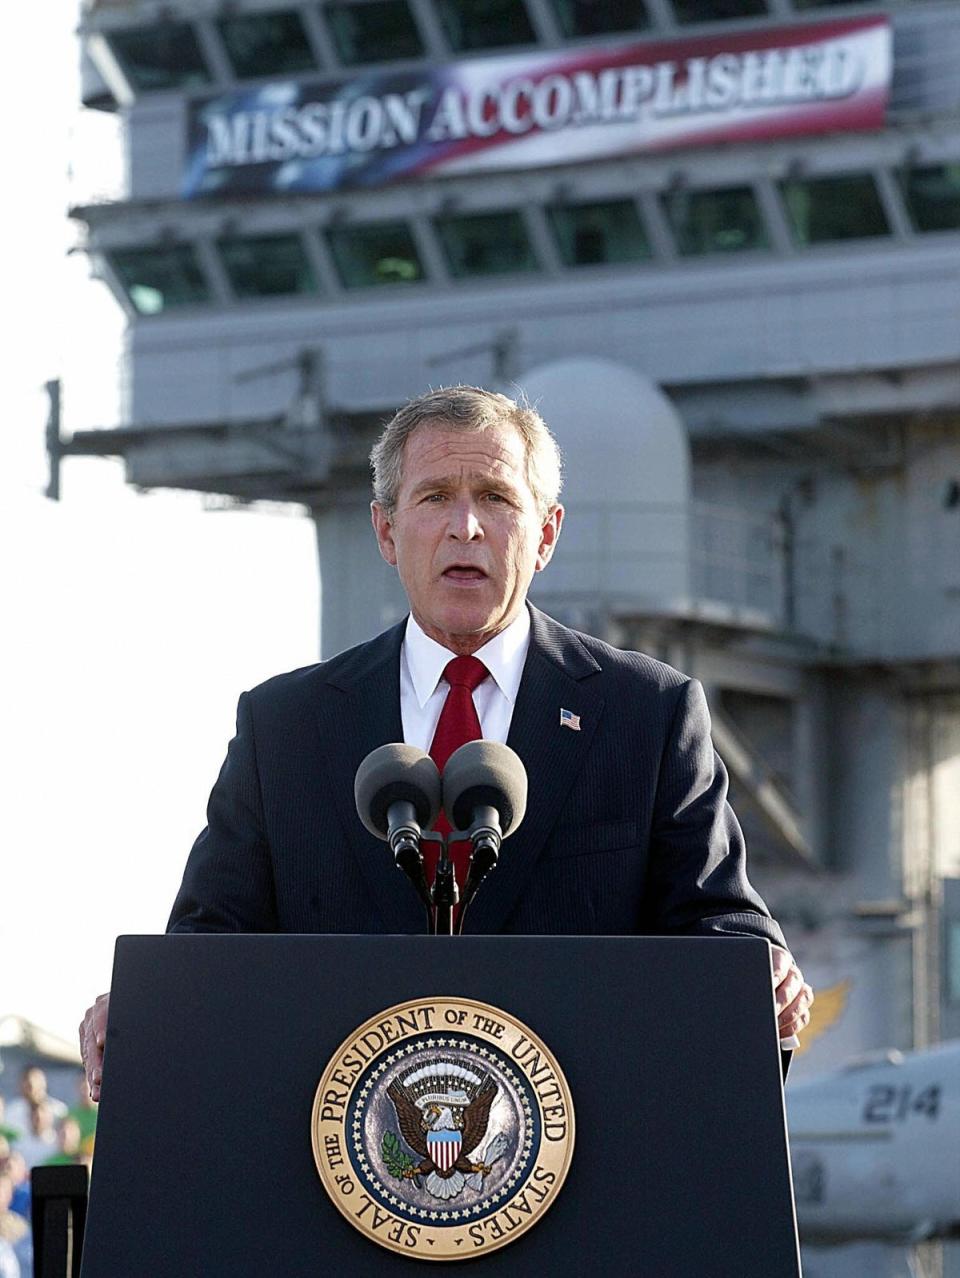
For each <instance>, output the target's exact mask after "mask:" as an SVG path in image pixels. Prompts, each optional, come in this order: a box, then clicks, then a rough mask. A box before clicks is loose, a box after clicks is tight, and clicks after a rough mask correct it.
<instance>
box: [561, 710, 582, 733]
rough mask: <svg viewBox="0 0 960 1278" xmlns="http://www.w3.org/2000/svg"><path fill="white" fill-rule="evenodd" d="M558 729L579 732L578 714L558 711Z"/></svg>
mask: <svg viewBox="0 0 960 1278" xmlns="http://www.w3.org/2000/svg"><path fill="white" fill-rule="evenodd" d="M560 727H561V728H572V729H573V731H574V732H579V731H580V716H579V715H578V714H574V713H573V711H572V710H563V709H561V711H560Z"/></svg>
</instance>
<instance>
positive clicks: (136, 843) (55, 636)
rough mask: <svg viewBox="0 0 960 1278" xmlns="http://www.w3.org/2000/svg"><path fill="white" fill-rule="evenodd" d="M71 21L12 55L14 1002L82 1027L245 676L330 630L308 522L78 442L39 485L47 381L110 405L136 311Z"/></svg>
mask: <svg viewBox="0 0 960 1278" xmlns="http://www.w3.org/2000/svg"><path fill="white" fill-rule="evenodd" d="M76 22H77V9H76V5H75V4H74V3H73V2H72V0H50V3H48V4H45V5H40V6H35V7H33V8H31V7H29V6H28V7H27V8H25V9H23V10H21V11H20V12H18V15H17V39H16V40H15V41H13V40H10V41H7V42H6V48H5V50H4V51H3V53H2V54H0V58H2V63H0V66H2V75H0V108H2V117H0V118H3V119H4V120H6V121H8V122H11V127H9V128H8V129H7V130H6V131H5V155H4V172H5V175H6V179H7V183H8V184H9V185H8V187H7V190H8V191H9V192H10V194H7V195H5V198H4V205H5V207H4V208H3V209H2V210H0V218H2V224H0V231H2V233H3V239H2V242H3V244H4V246H5V250H6V251H5V254H4V260H5V280H4V289H3V297H4V302H5V305H4V312H5V331H6V332H7V333H8V337H7V339H6V341H5V342H4V351H5V358H4V374H3V378H2V381H0V395H2V402H3V408H4V413H3V425H4V430H3V446H2V454H0V457H2V465H0V485H2V502H0V534H2V550H0V600H2V605H3V615H4V618H5V620H4V622H3V625H2V629H0V635H2V639H0V656H2V672H3V678H2V681H0V687H2V704H0V718H2V723H3V733H2V738H0V739H2V743H3V744H2V753H3V759H2V775H3V777H4V780H5V782H6V785H5V788H4V791H3V812H2V815H3V832H4V834H3V844H2V846H3V854H2V866H0V920H2V923H0V928H2V936H3V942H4V944H3V947H2V953H3V957H2V959H0V1017H2V1016H3V1015H4V1014H6V1013H19V1014H21V1015H23V1016H26V1017H28V1018H29V1019H31V1020H34V1021H37V1022H38V1023H40V1024H41V1025H43V1026H44V1027H45V1028H47V1029H50V1030H53V1031H55V1032H57V1033H60V1034H62V1035H64V1036H65V1037H68V1038H73V1037H75V1031H76V1025H77V1023H78V1021H79V1019H80V1016H81V1014H82V1012H83V1010H84V1008H85V1007H86V1006H87V1004H88V1003H89V1002H90V1001H91V1000H92V999H93V997H94V996H95V995H96V994H97V993H99V992H100V991H101V990H103V989H106V988H107V987H108V985H109V980H110V968H111V963H112V953H113V943H114V940H115V938H116V936H117V935H118V934H120V933H136V932H160V931H162V930H163V928H164V924H165V922H166V917H167V913H168V912H169V908H170V905H171V903H172V900H173V896H174V894H175V892H176V888H177V885H178V883H179V879H180V874H181V872H182V869H183V863H184V860H185V858H186V854H187V851H188V850H189V847H190V844H191V842H192V840H193V838H194V837H195V835H196V834H197V833H198V831H199V830H200V828H201V827H202V825H203V820H204V806H205V803H206V798H207V794H208V793H209V790H210V786H211V785H212V783H213V780H214V779H215V777H216V774H217V771H218V769H219V766H220V763H221V761H222V758H223V754H224V751H225V748H226V744H227V741H228V739H229V737H230V736H231V735H232V732H233V725H234V712H235V709H236V699H237V695H238V694H239V692H240V691H242V690H243V689H244V688H247V687H250V686H252V685H253V684H255V683H257V682H258V681H260V680H261V679H263V678H266V677H267V676H269V675H270V674H273V673H276V672H277V671H278V670H281V669H288V668H291V667H293V666H298V665H304V664H306V663H308V662H311V661H315V660H316V653H317V635H318V624H317V623H318V615H317V607H318V604H317V569H316V559H315V549H314V540H313V526H312V524H311V523H310V521H309V520H308V519H306V518H302V517H286V516H284V515H277V514H256V513H247V512H243V513H237V512H212V511H204V510H202V509H201V502H200V498H199V497H193V496H180V495H162V494H157V495H149V496H138V495H137V494H135V493H134V492H132V491H131V490H130V489H128V488H127V487H126V486H125V484H124V482H123V475H122V469H121V468H120V466H119V465H118V464H117V463H115V462H108V461H97V460H87V459H76V460H68V461H66V463H65V465H64V472H63V500H62V501H61V502H60V503H59V504H55V503H53V502H50V501H48V500H46V499H45V498H44V497H43V496H42V490H43V486H44V484H45V482H46V475H45V458H44V450H43V432H44V421H45V416H46V399H45V396H44V395H43V393H42V385H43V383H44V382H45V381H46V380H47V379H49V378H52V377H57V376H63V377H64V381H65V391H64V395H65V405H66V408H67V414H68V421H69V424H70V426H71V427H73V428H77V429H79V428H81V427H90V426H98V425H116V424H118V419H117V411H118V409H117V396H116V388H117V379H118V372H117V369H118V360H119V356H120V341H121V337H122V332H123V322H124V321H123V317H122V315H121V313H120V311H119V308H118V307H117V306H116V304H115V303H114V302H113V300H112V299H111V298H110V296H109V294H108V293H107V291H106V289H105V288H104V286H103V285H102V284H99V283H97V282H94V281H91V280H90V279H89V278H88V271H87V267H86V263H85V261H84V259H83V257H82V255H68V252H67V250H68V249H69V247H70V245H71V244H72V243H73V242H74V241H75V238H76V237H75V232H74V231H73V230H72V229H71V225H70V223H69V222H68V219H67V217H66V208H67V205H68V203H70V202H76V201H77V200H78V199H84V198H86V196H87V194H88V193H89V192H90V191H96V190H109V189H110V188H111V186H112V185H113V184H115V182H116V178H117V173H118V155H117V150H116V143H115V138H114V136H113V122H112V121H111V119H110V118H108V117H107V118H105V117H102V116H100V115H99V114H98V113H89V116H90V117H91V118H89V119H87V120H85V121H80V120H78V111H77V107H76V104H77V102H78V99H79V88H78V77H77V72H76V63H77V56H78V55H77V46H76V40H75V36H74V29H75V27H76ZM24 50H32V51H33V52H32V53H31V56H29V57H26V56H24ZM40 66H42V68H43V74H42V75H39V74H38V67H40ZM12 122H18V123H16V125H15V126H14V124H13V123H12ZM28 125H29V127H28ZM70 165H73V167H74V170H75V171H74V175H73V178H72V184H71V179H69V178H68V166H70ZM12 334H15V336H13V337H12V336H11V335H12Z"/></svg>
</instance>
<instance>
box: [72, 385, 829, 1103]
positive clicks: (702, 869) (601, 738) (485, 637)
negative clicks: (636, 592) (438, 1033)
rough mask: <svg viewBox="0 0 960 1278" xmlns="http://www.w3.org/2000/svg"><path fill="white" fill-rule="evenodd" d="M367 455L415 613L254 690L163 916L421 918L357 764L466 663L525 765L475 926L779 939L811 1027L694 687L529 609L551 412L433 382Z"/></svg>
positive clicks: (191, 925) (548, 515)
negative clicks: (367, 813)
mask: <svg viewBox="0 0 960 1278" xmlns="http://www.w3.org/2000/svg"><path fill="white" fill-rule="evenodd" d="M372 461H373V465H374V493H375V500H374V502H373V504H372V513H373V524H374V529H375V532H376V536H377V541H378V544H379V547H380V552H381V554H382V555H383V557H384V558H385V559H386V560H387V562H388V563H390V564H392V565H393V566H395V567H396V568H397V570H398V572H399V574H400V578H401V581H402V584H403V586H404V589H405V591H406V594H407V598H408V600H409V603H410V617H409V618H408V619H407V620H406V621H405V622H403V623H401V624H400V625H399V626H396V627H394V628H393V629H392V630H390V631H387V632H386V633H385V634H383V635H380V636H379V637H378V638H376V639H373V640H371V641H370V642H368V643H364V644H361V645H360V646H359V647H357V648H354V649H351V650H350V651H348V652H345V653H341V654H340V655H338V656H336V657H334V658H333V659H332V660H330V661H327V662H324V663H321V664H320V665H317V666H312V667H309V668H307V669H304V670H299V671H294V672H293V673H291V674H286V675H281V676H278V677H277V678H275V679H272V680H269V681H268V682H267V683H265V684H263V685H261V686H260V687H259V688H255V689H254V690H253V691H252V692H250V693H246V694H244V695H243V696H242V697H241V699H240V704H239V708H238V717H237V735H236V736H235V738H234V740H233V741H232V742H231V744H230V748H229V751H228V754H227V759H226V762H225V764H224V766H223V769H222V771H221V774H220V777H219V778H218V780H217V783H216V785H215V786H214V789H213V792H212V794H211V798H210V805H209V809H208V825H207V828H206V830H204V832H203V834H201V836H200V838H199V839H198V840H197V842H196V844H195V845H194V848H193V850H192V852H191V854H190V858H189V861H188V863H187V868H186V871H185V874H184V879H183V884H182V886H181V889H180V892H179V894H178V896H177V900H176V902H175V904H174V907H173V912H172V914H171V918H170V923H169V930H170V931H190V932H197V931H256V932H266V931H284V932H418V931H422V930H423V921H422V907H421V906H420V904H419V902H418V900H417V898H416V896H415V895H414V893H413V892H412V891H410V890H409V889H408V888H407V887H406V885H405V884H404V883H403V881H402V880H401V879H400V877H399V876H398V875H397V873H396V870H395V868H394V866H393V864H392V860H391V858H390V857H389V856H388V855H386V854H385V850H384V848H383V845H382V844H381V843H379V842H378V841H377V840H376V839H375V838H374V837H373V836H371V835H369V834H368V833H367V832H366V831H365V830H364V828H363V826H362V825H361V824H360V822H359V820H358V818H357V816H356V812H355V810H354V808H353V778H354V775H355V773H356V770H357V767H358V766H359V764H360V762H361V760H362V759H363V758H364V757H365V756H366V754H367V753H368V752H369V751H370V750H372V749H374V748H375V747H376V746H378V745H382V744H383V743H385V742H388V741H399V740H405V741H407V742H409V743H411V744H415V745H418V746H420V747H421V748H423V749H426V748H427V747H428V746H430V745H431V742H434V743H435V740H436V736H437V734H438V732H440V731H441V727H440V725H441V723H442V720H443V716H444V710H445V706H446V701H447V698H448V696H449V695H450V686H449V682H448V680H449V681H453V682H455V681H456V678H457V677H458V676H455V675H454V674H452V673H449V672H450V671H452V670H453V668H454V667H453V666H452V665H451V662H452V659H453V658H454V657H457V658H461V659H464V658H466V659H467V661H468V662H469V663H472V664H473V668H474V669H475V671H476V679H477V680H478V682H475V683H474V684H472V685H471V690H470V691H469V697H470V698H471V699H472V700H471V705H470V712H471V714H474V713H475V718H474V724H475V726H476V730H475V732H474V735H483V736H485V737H489V738H494V739H499V740H506V741H507V742H508V744H509V745H510V746H511V747H512V748H513V749H514V750H516V752H517V753H518V754H519V756H520V758H521V759H522V760H523V762H524V764H525V766H526V769H527V772H528V775H529V779H530V801H529V806H528V809H527V814H526V817H525V818H524V821H523V823H522V825H521V826H520V828H519V830H518V831H517V832H516V833H515V834H514V835H513V836H512V837H511V839H510V841H509V842H508V843H507V845H506V846H505V848H504V852H503V854H502V856H501V860H500V865H499V866H498V868H497V870H496V873H495V874H493V875H492V876H491V878H490V880H489V881H488V882H487V883H486V884H485V885H484V887H483V889H482V891H481V892H480V894H479V895H478V897H477V899H476V902H475V903H474V905H473V906H472V907H471V912H470V916H469V922H468V927H467V930H468V931H472V932H482V933H493V932H515V933H564V932H566V933H594V934H597V933H599V934H602V933H606V934H623V933H634V932H646V933H675V934H685V935H706V934H720V935H722V934H734V935H751V936H763V937H766V938H767V939H769V940H770V941H771V942H773V945H774V949H773V955H774V984H775V987H776V993H777V1002H778V1007H779V1026H780V1032H781V1036H782V1037H784V1038H786V1037H788V1036H790V1035H792V1034H794V1033H795V1032H796V1031H797V1030H799V1029H801V1028H802V1027H803V1026H804V1025H805V1024H806V1022H807V1020H808V1018H809V1005H810V1002H811V1001H812V992H811V990H810V988H809V986H807V985H806V984H805V983H804V981H803V977H802V975H801V974H800V972H799V970H798V969H797V967H796V964H795V963H794V962H793V960H792V958H791V957H790V955H789V953H788V951H787V949H786V946H785V943H784V940H783V936H782V933H781V932H780V929H779V927H778V925H777V924H776V923H775V922H774V920H773V919H772V918H771V917H770V915H769V912H768V911H767V909H766V906H765V905H764V903H763V901H762V900H761V899H760V897H759V896H758V895H757V893H756V892H755V891H754V890H753V888H752V887H751V886H750V883H749V881H748V879H747V875H746V868H745V851H744V846H743V838H742V835H741V832H740V828H739V825H738V824H737V821H736V818H735V817H734V815H733V812H732V811H731V809H730V807H729V806H728V804H727V802H726V788H727V782H726V774H725V771H724V769H723V765H722V764H721V763H720V761H719V759H718V758H717V757H716V755H715V753H714V751H713V747H712V745H711V742H710V722H709V715H708V712H707V707H706V702H705V700H704V696H703V691H702V689H701V687H700V685H699V684H698V683H697V682H696V681H695V680H692V679H688V678H687V677H686V676H684V675H682V674H680V673H678V672H677V671H676V670H673V669H671V668H670V667H669V666H665V665H663V664H662V663H660V662H657V661H654V660H652V659H651V658H649V657H645V656H642V655H640V654H638V653H631V652H621V651H618V650H616V649H614V648H611V647H610V646H609V645H607V644H604V643H601V642H600V641H598V640H596V639H592V638H590V637H589V636H586V635H581V634H577V633H576V632H574V631H572V630H568V629H567V628H566V627H564V626H561V625H559V624H558V623H557V622H555V621H553V620H551V619H550V618H549V617H546V616H544V615H543V614H542V613H540V612H538V611H537V610H535V609H533V608H531V607H530V606H529V605H528V604H527V603H526V594H527V590H528V588H529V585H530V582H531V581H532V579H533V577H534V575H535V573H537V572H539V571H542V570H543V569H544V568H545V567H546V566H547V564H548V563H549V560H550V558H551V556H552V554H553V552H554V549H555V547H556V544H557V538H558V537H559V534H560V529H561V525H562V522H563V514H564V512H563V507H562V506H561V505H560V504H559V501H558V495H559V487H560V466H559V454H558V453H557V449H556V445H555V443H554V441H553V439H552V437H551V436H550V434H549V431H548V430H547V429H546V426H545V425H544V423H543V422H542V420H541V419H540V417H539V415H538V414H537V413H536V412H535V411H534V410H532V409H530V408H528V407H524V406H521V405H518V404H516V403H514V402H513V401H512V400H509V399H507V398H506V397H504V396H501V395H495V394H492V393H491V392H488V391H481V390H476V389H473V388H468V387H458V388H453V389H452V390H447V391H437V392H430V393H429V394H427V395H424V396H421V397H420V398H419V399H417V400H414V401H412V402H411V403H410V404H408V405H406V406H405V407H404V408H403V409H401V410H400V412H399V413H398V414H397V415H396V417H395V418H394V419H393V421H392V422H391V423H390V424H389V425H388V427H387V428H386V430H385V431H384V434H383V436H382V437H381V440H380V442H379V443H378V445H377V447H376V448H375V449H374V452H373V455H372ZM481 663H482V664H481ZM454 664H458V663H454ZM106 1013H107V1001H106V996H101V998H100V999H99V1000H98V1001H97V1003H96V1004H95V1005H94V1007H93V1008H91V1009H90V1010H89V1011H88V1013H87V1015H86V1017H85V1018H84V1022H83V1024H82V1025H81V1047H82V1051H83V1055H84V1060H85V1064H86V1067H87V1074H88V1078H89V1079H90V1081H91V1088H92V1091H93V1094H94V1096H97V1095H98V1094H99V1081H100V1063H101V1059H102V1044H103V1038H104V1032H105V1025H106Z"/></svg>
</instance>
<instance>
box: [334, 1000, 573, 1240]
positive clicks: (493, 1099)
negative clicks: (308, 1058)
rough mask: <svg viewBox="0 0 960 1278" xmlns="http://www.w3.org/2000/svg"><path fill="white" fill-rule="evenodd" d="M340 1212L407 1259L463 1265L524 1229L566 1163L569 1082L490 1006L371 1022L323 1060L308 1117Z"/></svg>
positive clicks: (401, 1013) (533, 1039) (427, 1006)
mask: <svg viewBox="0 0 960 1278" xmlns="http://www.w3.org/2000/svg"><path fill="white" fill-rule="evenodd" d="M311 1137H312V1143H313V1153H314V1159H315V1161H316V1165H317V1170H318V1171H319V1173H320V1178H321V1181H322V1182H323V1185H324V1188H325V1189H326V1191H327V1193H328V1195H329V1196H330V1198H331V1199H332V1201H333V1203H334V1204H335V1206H336V1207H337V1209H338V1210H339V1211H340V1212H341V1213H342V1214H343V1215H344V1216H345V1217H346V1219H347V1220H348V1221H349V1222H350V1223H351V1224H352V1225H353V1226H354V1227H355V1228H356V1229H358V1230H360V1231H361V1232H362V1233H364V1234H366V1235H367V1237H369V1238H370V1239H371V1240H372V1241H374V1242H376V1243H379V1244H380V1245H381V1246H383V1247H386V1248H388V1249H390V1250H392V1251H396V1252H400V1253H401V1254H404V1255H407V1256H411V1255H412V1256H416V1257H418V1258H422V1259H430V1260H455V1259H467V1258H469V1257H471V1256H476V1255H479V1254H481V1253H485V1252H489V1251H493V1250H496V1249H497V1248H499V1247H502V1246H505V1245H506V1244H507V1243H510V1242H512V1241H514V1239H515V1238H518V1237H520V1236H521V1235H522V1234H523V1233H525V1232H526V1231H527V1230H528V1229H529V1228H530V1227H531V1226H532V1225H533V1224H535V1223H536V1222H537V1221H538V1220H539V1219H540V1217H541V1216H542V1215H543V1213H544V1212H545V1211H546V1210H547V1208H548V1207H549V1206H550V1205H551V1204H552V1202H553V1201H554V1199H555V1198H556V1196H557V1193H558V1192H559V1190H560V1187H561V1185H562V1184H563V1180H564V1178H565V1176H566V1173H567V1169H568V1168H569V1165H570V1159H571V1157H572V1153H573V1140H574V1112H573V1102H572V1098H571V1096H570V1091H569V1087H568V1085H567V1082H566V1079H565V1078H564V1076H563V1073H562V1071H561V1069H560V1067H559V1065H558V1064H557V1062H556V1060H555V1059H554V1057H553V1056H552V1054H551V1053H550V1051H549V1050H548V1048H547V1047H546V1046H545V1044H544V1043H542V1042H541V1041H540V1040H539V1039H538V1038H537V1036H536V1035H535V1034H534V1033H533V1031H532V1030H530V1029H528V1028H527V1027H526V1026H525V1025H523V1024H522V1023H521V1022H520V1021H518V1020H516V1018H515V1017H513V1016H511V1015H510V1014H509V1013H508V1012H504V1011H502V1010H501V1009H499V1008H495V1007H491V1006H489V1005H488V1004H485V1003H478V1002H476V1001H474V1000H472V999H461V998H455V997H444V998H432V999H417V1000H415V1001H411V1002H409V1003H403V1004H399V1005H397V1006H396V1007H392V1008H388V1009H386V1010H385V1011H383V1012H381V1013H379V1014H378V1015H377V1016H374V1017H371V1019H370V1020H369V1021H367V1022H366V1023H365V1024H364V1025H362V1026H360V1027H359V1028H358V1029H357V1030H356V1031H355V1032H354V1033H353V1034H351V1035H350V1036H349V1038H347V1039H346V1040H345V1041H344V1042H343V1043H342V1044H341V1045H340V1047H339V1048H338V1049H337V1051H336V1052H335V1053H334V1054H333V1056H332V1057H331V1059H330V1062H329V1063H328V1065H327V1068H326V1070H325V1071H324V1074H323V1077H322V1078H321V1080H320V1084H319V1086H318V1088H317V1092H316V1096H315V1099H314V1105H313V1113H312V1117H311Z"/></svg>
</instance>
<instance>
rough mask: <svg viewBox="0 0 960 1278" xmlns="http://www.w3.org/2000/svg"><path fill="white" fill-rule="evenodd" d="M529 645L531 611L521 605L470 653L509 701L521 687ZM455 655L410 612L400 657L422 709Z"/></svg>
mask: <svg viewBox="0 0 960 1278" xmlns="http://www.w3.org/2000/svg"><path fill="white" fill-rule="evenodd" d="M529 646H530V613H529V611H528V610H527V608H526V607H525V606H524V607H523V608H521V609H520V612H519V613H518V615H517V616H516V617H515V618H514V619H513V621H511V622H510V625H509V626H507V628H506V629H505V630H501V631H500V633H499V634H498V635H494V637H493V638H492V639H491V640H489V641H488V642H487V643H485V644H484V645H483V647H482V648H478V649H477V651H476V652H475V653H474V654H473V655H474V656H475V657H478V658H479V659H480V660H481V661H482V662H483V664H484V665H485V666H486V667H487V669H488V670H489V671H490V673H491V675H493V678H494V680H495V682H496V684H497V687H498V688H499V689H500V691H501V692H502V693H503V695H504V696H505V697H506V698H507V700H508V701H509V702H510V704H511V705H513V704H514V702H515V701H516V699H517V693H518V691H519V690H520V679H521V676H522V675H523V663H524V662H525V661H526V659H527V649H528V648H529ZM454 656H456V653H453V652H451V651H450V650H449V649H448V648H444V647H443V645H442V644H439V643H437V641H436V640H435V639H431V638H430V636H429V635H426V634H424V632H423V630H422V629H421V627H420V625H419V624H418V623H417V622H416V621H415V620H414V617H413V614H412V613H411V614H410V616H409V617H408V618H407V629H406V633H405V634H404V637H403V659H404V660H405V661H406V663H407V669H408V670H409V672H410V680H411V682H412V684H413V690H414V692H415V693H416V697H417V702H418V704H419V706H420V709H421V710H422V709H423V707H424V706H425V705H426V704H427V702H428V701H429V700H430V698H431V697H432V696H433V694H434V692H436V690H437V684H438V683H439V682H440V679H441V677H442V675H443V672H444V670H445V668H446V665H447V662H448V661H449V660H450V658H451V657H454Z"/></svg>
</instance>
